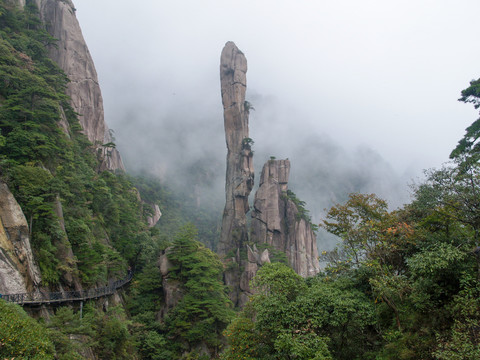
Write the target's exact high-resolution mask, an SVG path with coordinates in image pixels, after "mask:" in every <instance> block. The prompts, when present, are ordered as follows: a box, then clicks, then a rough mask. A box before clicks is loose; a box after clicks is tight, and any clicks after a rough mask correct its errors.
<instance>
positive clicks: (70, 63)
mask: <svg viewBox="0 0 480 360" xmlns="http://www.w3.org/2000/svg"><path fill="white" fill-rule="evenodd" d="M17 1H18V2H17V3H18V5H19V6H24V5H25V1H22V0H17ZM35 2H36V4H37V6H38V9H39V12H40V17H41V19H42V21H43V23H44V24H45V26H46V28H47V31H48V32H49V33H50V34H51V35H52V36H53V37H54V38H55V39H57V40H58V42H57V44H56V46H51V47H50V49H49V52H50V58H51V59H52V60H53V61H55V62H56V63H57V64H58V65H59V66H60V68H61V69H62V70H63V71H64V72H65V74H66V75H67V76H68V78H69V79H70V82H69V84H68V85H67V91H66V92H67V95H68V96H69V97H70V98H71V105H72V107H73V109H74V110H75V111H76V112H77V113H78V114H79V115H80V116H79V121H80V124H81V126H82V128H83V131H84V133H85V134H86V135H87V137H88V139H89V140H90V141H91V142H92V143H93V144H95V146H96V148H97V155H98V157H99V160H101V165H100V169H99V170H105V169H108V170H117V169H119V170H125V168H124V165H123V163H122V159H121V157H120V153H119V152H118V150H117V149H115V147H114V146H112V143H113V139H112V136H111V132H110V130H109V129H108V126H107V124H106V123H105V119H104V110H103V99H102V93H101V91H100V86H99V83H98V77H97V72H96V70H95V66H94V64H93V60H92V57H91V55H90V52H89V51H88V47H87V44H86V43H85V40H84V38H83V35H82V30H81V29H80V25H79V23H78V20H77V18H76V16H75V7H74V5H73V2H72V1H70V0H35ZM61 126H62V127H65V126H67V125H66V121H63V122H62V123H61Z"/></svg>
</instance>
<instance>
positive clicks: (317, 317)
mask: <svg viewBox="0 0 480 360" xmlns="http://www.w3.org/2000/svg"><path fill="white" fill-rule="evenodd" d="M478 82H479V81H473V82H472V83H471V86H470V87H469V88H468V89H466V90H464V91H463V92H462V98H461V99H460V100H462V101H464V102H473V103H474V104H476V107H478V103H479V101H480V100H479V99H480V96H479V94H478V92H477V87H478ZM478 121H479V120H477V121H476V122H475V123H473V125H472V126H470V127H469V128H468V129H467V132H466V135H465V137H464V138H463V139H461V141H460V142H459V145H458V146H457V148H456V149H455V150H454V151H453V152H452V155H451V158H452V160H453V161H452V162H451V163H449V164H447V165H445V166H444V167H443V168H442V169H439V170H430V171H428V172H426V180H425V181H424V182H423V183H421V184H419V185H416V186H415V187H414V189H413V190H414V191H413V200H412V202H411V203H409V204H407V205H405V206H404V207H403V208H401V209H398V210H395V211H392V212H390V211H388V206H387V203H386V202H385V201H384V200H382V199H379V198H378V197H377V196H376V195H374V194H351V195H350V197H349V199H348V200H347V201H346V202H345V203H344V204H337V205H335V206H333V207H332V208H331V209H330V210H329V211H328V213H327V215H326V218H325V219H324V220H323V221H322V223H321V224H320V226H322V227H323V228H325V229H326V230H327V231H329V232H331V233H333V234H335V235H337V236H338V237H339V238H340V240H341V242H340V243H339V245H338V247H337V248H336V249H335V250H333V251H331V252H323V254H322V257H323V259H324V260H325V261H327V262H328V265H327V267H326V268H325V269H324V272H323V273H321V274H319V275H317V276H316V277H314V278H310V279H305V280H304V279H301V278H300V277H298V276H297V275H296V274H295V273H294V272H292V271H291V270H290V269H288V268H285V267H284V266H282V265H281V264H272V265H269V266H264V267H263V268H262V269H261V270H260V271H259V272H258V274H257V278H256V279H255V281H254V283H255V285H256V286H257V290H258V292H257V294H256V295H254V296H253V297H252V301H251V303H249V304H248V306H247V307H245V309H244V310H243V311H242V312H241V313H240V314H239V315H238V316H237V318H236V319H235V320H233V322H232V323H231V324H230V325H229V327H228V329H227V331H226V332H225V334H226V336H227V339H228V347H227V348H226V351H225V352H224V353H223V358H224V359H291V358H296V359H377V360H380V359H381V360H384V359H385V360H386V359H392V360H393V359H412V360H413V359H432V360H433V359H472V360H473V359H477V358H478V357H479V356H480V333H479V331H478V321H479V319H480V302H479V300H478V299H479V295H480V292H479V289H480V252H479V249H480V247H479V244H478V240H479V239H478V233H479V226H480V221H479V219H480V212H479V209H480V204H479V199H480V198H479V196H478V191H479V185H480V184H479V182H478V181H479V180H478V179H479V178H480V164H479V163H478V146H477V140H478V136H479V135H478V129H477V127H478V124H477V123H478Z"/></svg>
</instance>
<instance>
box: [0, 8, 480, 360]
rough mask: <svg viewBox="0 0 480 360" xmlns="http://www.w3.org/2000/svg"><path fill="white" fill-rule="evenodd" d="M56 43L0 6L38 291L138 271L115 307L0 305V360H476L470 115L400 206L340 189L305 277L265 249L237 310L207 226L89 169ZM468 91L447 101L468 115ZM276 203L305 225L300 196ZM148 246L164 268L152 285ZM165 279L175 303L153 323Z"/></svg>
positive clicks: (475, 150)
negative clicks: (45, 316) (446, 157)
mask: <svg viewBox="0 0 480 360" xmlns="http://www.w3.org/2000/svg"><path fill="white" fill-rule="evenodd" d="M54 44H55V40H54V39H53V38H51V37H50V36H49V35H48V33H47V32H46V31H45V30H44V28H43V25H42V24H41V22H40V21H39V19H38V16H37V13H36V8H35V5H34V4H33V2H27V6H26V7H25V10H24V11H19V10H17V9H15V8H14V7H12V6H10V5H8V3H7V2H6V1H4V0H0V85H1V86H0V175H1V180H2V181H4V182H6V183H7V184H8V185H9V187H10V189H11V190H12V192H13V193H14V195H15V197H16V199H17V200H18V202H19V203H20V205H21V207H22V209H23V211H24V213H25V215H26V217H27V220H28V222H29V226H30V235H31V241H32V246H33V251H34V256H35V260H36V262H37V263H38V265H39V267H40V270H41V275H42V281H43V283H42V285H43V286H45V287H50V288H52V289H54V288H63V289H69V288H73V287H75V284H74V281H73V280H72V279H75V280H76V281H78V284H80V285H82V286H84V287H89V286H95V285H98V284H105V283H106V282H107V280H108V279H110V278H114V277H117V276H123V275H124V274H125V273H126V271H127V268H128V266H130V267H132V268H135V270H136V273H135V278H134V280H133V282H132V284H131V286H130V289H129V291H128V293H126V294H125V295H124V299H123V300H124V302H125V307H122V306H110V307H108V308H106V309H99V308H97V307H96V306H95V304H94V303H93V302H92V303H89V304H86V305H85V306H84V308H83V309H82V312H81V313H80V312H78V311H74V310H73V309H72V308H69V307H63V308H58V309H56V311H55V314H53V315H52V316H51V318H50V319H49V320H48V321H47V320H45V321H43V320H42V321H40V322H39V321H36V320H34V319H33V318H31V317H29V316H28V315H27V313H26V312H25V311H23V310H22V309H21V308H20V307H19V306H17V305H12V304H7V303H5V302H4V301H3V300H0V356H1V357H2V358H13V357H16V358H30V359H51V358H53V357H55V358H58V359H83V358H88V357H89V356H90V355H91V354H93V353H94V354H96V356H97V357H99V358H104V359H132V358H142V359H156V360H158V359H176V358H185V359H197V358H198V359H202V358H203V359H206V358H223V359H228V360H230V359H266V360H268V359H316V360H321V359H324V360H326V359H377V360H386V359H392V360H393V359H412V360H413V359H419V358H421V359H477V358H479V357H480V331H479V328H478V322H479V321H480V300H479V299H480V250H479V249H480V248H479V243H478V240H479V230H480V212H479V209H480V202H479V201H480V200H479V199H480V197H479V194H478V191H479V188H480V187H479V185H480V184H479V178H480V165H479V162H478V160H479V156H478V155H479V153H480V151H479V147H478V137H479V134H480V132H479V121H480V120H477V121H476V122H474V123H473V124H472V125H471V126H470V127H469V128H468V129H467V132H466V134H465V137H464V138H463V139H461V140H460V142H459V144H458V146H457V147H456V149H454V150H453V152H452V154H451V159H452V162H451V163H450V164H447V165H446V166H445V167H443V168H441V169H438V170H431V171H428V172H427V174H426V175H427V176H426V180H425V181H424V182H423V183H421V184H419V185H417V186H415V188H414V192H413V200H412V202H411V203H410V204H407V205H405V206H404V207H403V208H401V209H398V210H396V211H389V210H388V207H387V204H386V202H385V201H383V200H382V199H379V198H378V197H377V196H376V195H374V194H369V195H365V194H351V195H350V197H349V198H348V200H347V201H346V202H345V203H344V204H337V205H335V206H334V207H332V208H331V209H330V211H329V212H328V214H327V216H326V219H325V220H324V221H323V222H322V224H321V226H322V227H323V228H324V229H326V230H327V231H329V232H331V233H332V234H335V235H336V236H338V237H339V238H340V239H341V241H340V243H339V246H338V248H337V249H335V250H334V251H331V252H325V253H324V254H323V255H322V256H323V259H324V260H325V261H327V262H328V265H327V267H326V268H325V269H324V271H323V273H321V274H319V275H317V276H315V277H313V278H308V279H303V278H301V277H300V276H298V275H297V274H295V272H294V271H293V270H292V269H291V268H289V267H288V266H286V265H285V262H286V261H285V259H284V257H282V256H280V255H282V254H275V255H278V256H275V259H274V260H276V261H277V262H275V263H272V264H267V265H265V266H263V267H262V268H261V269H260V270H259V272H258V274H257V276H256V278H255V279H254V281H253V283H252V286H253V287H254V288H255V289H256V294H255V295H254V296H252V298H251V301H250V302H249V303H248V304H247V305H246V306H245V308H244V309H243V310H241V311H239V312H238V313H237V314H236V315H235V313H234V312H233V310H232V304H231V302H230V301H229V299H228V297H227V289H226V288H225V286H224V284H223V282H222V274H223V271H224V268H223V265H222V263H221V262H220V261H219V258H218V256H217V255H216V254H215V253H214V252H212V251H211V250H209V249H208V248H207V247H206V246H205V245H204V244H206V245H208V246H209V247H211V248H214V247H215V245H216V239H217V238H218V219H217V220H215V218H214V217H212V216H211V214H209V213H205V212H201V211H198V208H197V207H195V206H194V205H193V204H194V201H193V200H194V199H192V198H189V197H188V196H179V195H178V194H174V193H173V192H172V191H171V190H169V189H168V188H167V187H165V186H164V185H161V184H160V183H159V182H158V181H154V180H151V179H146V178H133V177H129V176H127V175H125V174H113V173H111V172H100V171H99V159H98V157H97V153H95V151H94V146H93V145H92V144H90V143H89V142H88V141H87V139H86V137H85V136H84V135H83V134H82V133H81V128H80V125H79V123H78V120H77V114H75V113H74V112H73V110H72V108H71V107H70V105H69V99H68V98H67V96H66V95H65V92H64V90H65V86H66V84H67V83H68V79H67V78H66V76H65V75H64V74H63V72H62V71H61V70H60V69H59V68H58V67H57V66H56V65H55V64H54V63H53V62H52V61H51V60H49V59H48V57H47V48H48V47H49V46H54ZM479 83H480V80H476V81H472V82H471V84H470V87H469V88H467V89H466V90H464V91H463V92H462V97H461V99H460V100H462V101H464V102H467V103H473V104H474V105H475V107H476V108H478V107H479V104H480V92H479V90H478V87H479V85H478V84H479ZM247 140H248V138H247ZM248 143H249V144H250V141H248ZM108 145H111V144H108ZM194 171H195V170H192V174H194ZM192 176H193V175H192ZM139 194H141V196H142V198H143V199H144V200H147V201H149V202H152V203H158V202H160V203H161V206H162V207H165V208H162V211H163V213H164V216H163V218H162V220H161V221H160V224H159V227H158V228H153V229H148V228H147V225H146V217H148V216H149V215H151V214H150V213H149V210H148V207H145V206H143V205H142V201H141V199H140V196H139ZM285 196H286V197H288V198H289V199H290V200H292V201H293V202H294V203H295V204H296V205H297V206H299V207H300V211H299V217H300V218H303V219H305V220H306V221H310V217H309V215H308V212H307V210H306V209H305V208H304V203H303V202H301V201H300V200H298V199H297V197H296V196H295V194H293V193H291V192H290V193H286V194H285ZM59 208H60V210H61V211H60V210H59ZM189 221H195V222H196V223H197V224H199V228H200V229H199V230H200V239H201V240H202V242H203V244H202V242H199V241H197V234H196V230H195V229H194V228H193V227H192V226H191V225H186V224H187V223H188V222H189ZM178 229H181V231H180V232H178ZM175 233H177V235H174V234H175ZM261 249H262V248H260V250H261ZM70 250H71V251H70ZM161 251H165V253H166V254H167V256H168V260H169V262H170V263H171V268H170V269H169V273H168V277H166V278H165V277H162V274H161V273H160V272H159V269H158V265H157V260H158V257H159V255H160V252H161ZM168 281H171V282H173V283H175V286H177V288H178V291H179V293H180V294H181V296H179V298H178V299H177V300H178V301H177V304H176V306H175V307H173V308H172V309H168V311H166V314H165V316H163V317H161V318H160V317H159V314H160V313H162V311H163V310H164V308H163V307H164V302H165V299H164V298H163V296H164V295H163V294H164V291H163V290H164V288H165V286H166V285H165V284H166V283H168ZM222 333H223V336H222Z"/></svg>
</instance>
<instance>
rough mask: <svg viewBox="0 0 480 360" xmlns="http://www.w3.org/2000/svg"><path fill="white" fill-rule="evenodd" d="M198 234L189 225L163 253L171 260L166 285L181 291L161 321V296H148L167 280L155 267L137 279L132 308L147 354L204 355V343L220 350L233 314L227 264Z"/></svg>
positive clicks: (149, 356)
mask: <svg viewBox="0 0 480 360" xmlns="http://www.w3.org/2000/svg"><path fill="white" fill-rule="evenodd" d="M196 234H197V231H196V229H195V228H194V227H193V225H191V224H190V225H186V226H185V227H183V228H182V229H181V231H180V232H179V233H178V234H177V235H176V236H175V238H174V240H173V243H172V245H171V246H169V247H168V248H167V249H166V250H165V251H164V255H163V259H164V261H166V259H167V258H168V263H169V264H170V268H169V270H168V271H169V272H168V284H167V285H166V286H167V287H169V288H170V289H171V290H170V291H174V292H177V301H178V303H177V304H176V306H175V307H173V308H172V309H167V310H168V312H167V313H166V315H165V318H164V321H163V322H162V323H158V322H157V321H156V319H155V318H156V312H158V310H159V309H160V302H158V300H157V299H159V297H156V298H155V297H153V298H150V299H149V300H150V301H145V298H146V297H148V296H151V295H152V294H154V293H156V294H157V296H158V295H159V289H160V288H161V286H162V284H161V278H159V277H158V276H157V275H156V274H155V271H157V273H158V269H157V270H156V269H150V270H151V271H152V272H150V273H149V275H147V274H146V273H144V275H142V278H141V279H139V280H138V282H137V283H136V284H135V288H134V292H133V294H132V300H131V302H130V303H131V308H130V311H131V313H132V315H134V320H136V321H138V322H139V323H141V324H143V325H142V327H140V328H139V330H138V333H137V335H138V337H139V339H141V340H140V341H141V342H142V344H144V345H143V348H142V354H143V356H144V357H145V358H147V359H171V358H180V357H181V354H190V355H189V356H194V355H193V354H195V353H196V354H197V355H200V353H201V352H202V347H201V346H206V347H207V348H208V349H209V352H210V353H216V352H218V349H219V347H220V345H221V343H220V339H221V334H222V331H223V330H224V329H225V327H226V325H227V324H228V323H229V322H230V320H231V318H232V316H233V311H232V309H231V306H232V304H231V302H230V300H229V299H228V296H227V291H226V288H225V285H224V284H223V281H222V272H223V265H222V263H221V262H220V260H219V257H218V256H217V255H216V254H215V253H213V252H212V251H211V250H209V249H208V248H206V247H205V246H204V245H203V244H202V243H200V242H199V241H197V240H196ZM165 257H166V258H165ZM179 294H180V296H178V295H179ZM172 295H174V294H172ZM154 344H156V346H155V345H154ZM203 352H205V350H203ZM207 353H208V352H207ZM204 356H205V354H204ZM192 358H193V357H192ZM207 358H209V356H207Z"/></svg>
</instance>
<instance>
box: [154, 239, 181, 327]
mask: <svg viewBox="0 0 480 360" xmlns="http://www.w3.org/2000/svg"><path fill="white" fill-rule="evenodd" d="M170 250H171V248H167V249H165V250H163V251H162V253H161V254H160V258H159V260H158V267H159V269H160V273H161V274H162V289H163V299H164V302H163V306H162V308H161V309H160V311H159V313H158V319H159V320H162V319H164V318H165V315H166V314H167V313H168V312H169V311H170V310H172V309H173V308H174V307H175V306H177V304H178V302H179V301H180V300H181V299H182V298H183V295H184V294H183V289H182V286H181V283H180V282H179V281H177V280H173V279H170V278H169V273H170V269H171V268H172V267H173V264H172V263H171V262H170V260H168V256H167V254H168V252H169V251H170Z"/></svg>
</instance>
